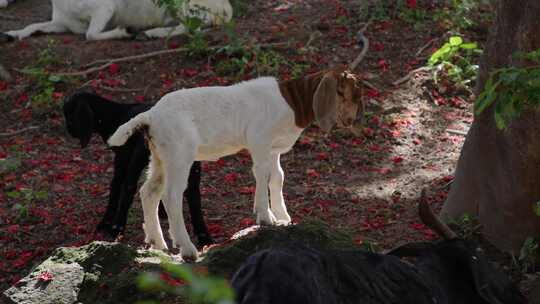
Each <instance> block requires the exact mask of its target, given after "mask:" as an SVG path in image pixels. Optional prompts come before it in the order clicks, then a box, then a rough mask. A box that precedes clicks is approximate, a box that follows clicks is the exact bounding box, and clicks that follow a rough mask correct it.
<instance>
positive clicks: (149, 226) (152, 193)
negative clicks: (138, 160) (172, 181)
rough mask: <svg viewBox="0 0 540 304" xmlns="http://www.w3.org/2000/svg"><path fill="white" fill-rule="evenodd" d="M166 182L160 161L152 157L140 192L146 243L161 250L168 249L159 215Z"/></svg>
mask: <svg viewBox="0 0 540 304" xmlns="http://www.w3.org/2000/svg"><path fill="white" fill-rule="evenodd" d="M164 182H165V176H164V172H163V166H162V164H161V162H160V160H159V159H157V158H156V157H154V155H152V156H151V158H150V169H149V171H148V178H147V179H146V182H145V183H144V185H143V186H142V187H141V191H140V194H141V201H142V207H143V213H144V224H143V228H144V233H145V236H146V238H145V240H144V241H145V242H146V243H149V244H152V246H153V247H154V248H156V249H161V250H163V249H167V244H166V243H165V239H164V238H163V232H162V231H161V226H160V225H159V218H158V213H157V209H158V204H159V200H160V198H161V196H162V194H163V189H164Z"/></svg>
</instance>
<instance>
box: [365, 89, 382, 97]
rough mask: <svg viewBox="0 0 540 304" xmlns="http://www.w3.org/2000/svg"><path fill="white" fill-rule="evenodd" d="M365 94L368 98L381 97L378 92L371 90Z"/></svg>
mask: <svg viewBox="0 0 540 304" xmlns="http://www.w3.org/2000/svg"><path fill="white" fill-rule="evenodd" d="M366 94H367V96H368V97H370V98H376V97H379V96H380V95H381V93H380V92H379V91H377V90H373V89H369V90H367V92H366Z"/></svg>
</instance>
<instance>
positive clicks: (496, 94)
mask: <svg viewBox="0 0 540 304" xmlns="http://www.w3.org/2000/svg"><path fill="white" fill-rule="evenodd" d="M517 57H518V58H521V59H526V60H528V61H532V62H533V63H536V64H534V65H531V66H527V67H505V68H501V69H497V70H495V71H494V72H492V73H491V74H490V77H489V78H488V80H487V81H486V84H485V87H484V91H483V92H482V93H481V94H480V95H479V96H478V98H477V99H476V103H475V105H474V112H475V114H476V115H480V114H481V113H482V112H483V111H484V110H485V109H487V108H489V107H490V106H491V105H493V104H494V103H495V124H496V125H497V128H498V129H500V130H503V129H505V128H506V127H507V125H508V124H509V123H510V121H511V120H512V119H514V118H516V117H518V116H519V115H520V114H521V112H523V111H524V110H526V109H531V108H532V109H538V107H539V106H540V49H538V50H536V51H533V52H530V53H526V54H518V55H517Z"/></svg>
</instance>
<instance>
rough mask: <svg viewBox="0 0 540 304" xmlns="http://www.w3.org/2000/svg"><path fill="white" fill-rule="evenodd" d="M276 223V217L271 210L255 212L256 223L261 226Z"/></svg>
mask: <svg viewBox="0 0 540 304" xmlns="http://www.w3.org/2000/svg"><path fill="white" fill-rule="evenodd" d="M275 224H276V217H275V216H274V214H273V213H272V211H270V210H268V211H267V212H259V213H257V225H261V226H273V225H275Z"/></svg>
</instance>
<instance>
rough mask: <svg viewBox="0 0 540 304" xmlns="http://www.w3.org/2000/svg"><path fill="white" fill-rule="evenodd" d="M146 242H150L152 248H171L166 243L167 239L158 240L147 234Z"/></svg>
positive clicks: (164, 249)
mask: <svg viewBox="0 0 540 304" xmlns="http://www.w3.org/2000/svg"><path fill="white" fill-rule="evenodd" d="M144 242H145V243H147V244H150V248H152V249H156V250H162V251H166V250H168V249H169V247H167V244H165V240H159V241H156V240H154V239H151V238H149V237H148V236H147V237H146V238H145V239H144Z"/></svg>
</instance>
